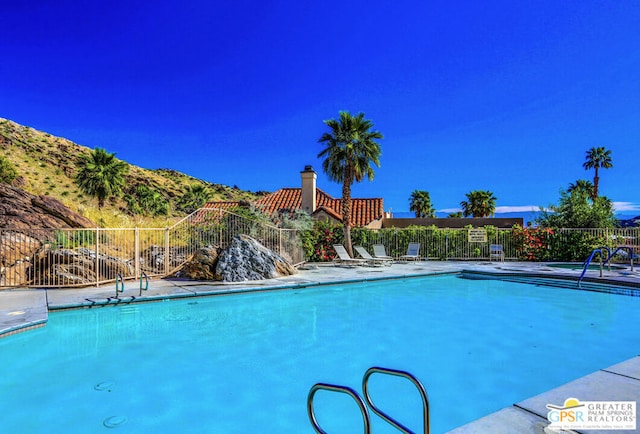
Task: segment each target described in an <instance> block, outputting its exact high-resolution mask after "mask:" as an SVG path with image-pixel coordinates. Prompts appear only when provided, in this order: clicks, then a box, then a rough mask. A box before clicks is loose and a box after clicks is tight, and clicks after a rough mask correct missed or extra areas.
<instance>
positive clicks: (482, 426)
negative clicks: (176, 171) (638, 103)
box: [0, 261, 640, 434]
mask: <svg viewBox="0 0 640 434" xmlns="http://www.w3.org/2000/svg"><path fill="white" fill-rule="evenodd" d="M310 267H311V268H310V269H309V270H304V271H301V273H300V274H298V275H294V276H288V277H284V278H278V279H272V280H271V281H259V282H257V283H248V282H242V283H232V284H229V283H215V284H214V283H211V282H201V281H188V280H182V279H162V280H152V281H151V282H150V283H151V284H152V285H154V287H155V289H154V290H150V292H149V291H145V295H144V296H142V295H138V296H135V295H124V293H123V295H122V296H118V297H116V295H118V293H117V292H116V291H115V290H114V289H113V287H112V286H101V287H97V288H96V287H92V288H81V289H78V288H74V289H41V288H18V289H7V290H3V291H0V338H2V337H6V336H11V335H13V334H16V333H19V332H23V331H27V330H31V329H33V328H38V327H43V326H45V325H46V323H47V320H48V312H49V311H56V310H64V309H86V308H103V307H106V306H115V305H119V304H130V303H141V302H157V301H162V300H168V299H179V298H190V297H205V296H223V295H233V294H239V293H247V292H265V291H275V290H295V289H304V288H309V287H320V286H330V285H337V284H347V283H363V282H376V281H383V280H390V279H406V278H420V277H429V276H441V275H451V274H458V275H461V276H464V277H467V278H477V279H502V280H509V281H523V280H526V279H529V280H530V279H544V280H545V282H548V281H549V280H556V281H559V282H564V283H565V284H569V285H570V284H571V283H573V284H574V285H575V283H576V282H577V279H578V277H579V273H580V271H576V270H567V269H563V268H555V269H551V268H550V267H546V264H544V263H534V264H530V263H520V262H517V263H486V262H483V263H469V262H456V261H443V262H439V261H438V262H437V261H421V262H418V263H416V262H410V263H399V264H394V265H392V266H391V267H384V269H380V267H339V266H336V265H329V266H327V265H323V264H315V265H311V266H310ZM407 267H411V268H409V269H407ZM374 273H380V274H379V275H374ZM354 274H355V276H354ZM358 274H359V275H358ZM607 274H608V275H607V276H603V277H602V278H600V277H597V278H594V277H593V276H587V277H586V278H585V279H584V281H585V283H586V284H588V285H596V286H602V285H615V286H617V287H624V291H623V292H622V293H621V294H623V295H631V296H640V279H638V278H639V277H640V273H637V274H636V273H634V274H632V275H630V274H629V273H625V272H620V271H618V270H616V271H613V270H612V271H611V272H608V273H607ZM563 287H567V286H566V285H564V286H563ZM575 289H579V288H577V285H576V286H575ZM580 289H582V290H598V289H593V288H589V287H583V288H580ZM125 292H128V293H129V294H131V293H132V292H136V293H137V294H142V291H141V290H139V289H138V288H136V287H133V288H132V287H131V286H130V287H129V288H128V289H125ZM12 314H13V316H12ZM8 316H10V317H11V318H7V317H8ZM620 372H627V373H631V375H625V374H621V373H620ZM596 377H597V378H596ZM618 377H624V378H626V380H625V381H626V382H627V383H631V386H629V387H631V388H632V389H633V391H634V392H633V396H634V397H635V398H636V399H638V398H640V356H637V357H634V358H632V359H629V360H626V361H623V362H621V363H619V364H617V365H613V366H611V367H608V368H604V369H601V370H600V371H596V372H595V373H592V374H589V375H587V376H585V377H582V378H579V379H577V380H575V381H572V382H570V383H567V384H565V385H562V386H559V387H557V388H555V389H552V390H550V391H547V392H544V393H542V394H540V395H537V396H535V397H532V398H529V399H527V400H525V401H522V402H520V403H515V404H514V405H513V406H511V407H506V408H503V409H501V410H499V411H497V412H495V413H492V414H489V415H487V416H484V417H482V418H480V419H478V420H476V421H473V422H471V423H469V424H466V425H463V426H461V427H458V428H455V429H454V430H452V431H450V433H453V434H469V433H486V432H491V433H496V434H500V433H512V432H518V433H519V432H553V431H549V430H548V429H546V427H547V426H548V425H549V421H548V420H546V417H544V415H545V414H546V412H544V408H542V409H540V405H539V404H540V403H541V402H546V403H562V402H564V399H566V398H569V397H574V396H576V397H578V398H579V399H584V400H596V399H597V400H600V399H601V398H595V397H599V396H605V397H606V398H603V399H602V400H611V401H615V400H629V399H617V398H616V395H615V393H613V392H614V391H615V387H611V385H612V384H615V383H616V381H618V380H619V378H618ZM594 378H595V380H597V381H595V380H594ZM590 385H591V386H594V387H591V388H590ZM625 390H627V389H625ZM567 393H568V394H569V395H566V394H567ZM607 393H608V394H607ZM563 394H564V395H563ZM565 395H566V396H565ZM536 403H537V404H536ZM565 432H566V431H565ZM588 432H589V433H592V432H593V433H600V432H607V431H588ZM616 432H620V431H616Z"/></svg>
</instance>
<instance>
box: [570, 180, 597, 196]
mask: <svg viewBox="0 0 640 434" xmlns="http://www.w3.org/2000/svg"><path fill="white" fill-rule="evenodd" d="M567 193H569V194H574V193H576V194H581V195H584V196H586V197H588V198H591V199H593V198H594V197H595V196H594V194H593V184H592V183H591V181H588V180H586V179H578V180H577V181H576V182H575V183H573V182H572V183H570V184H569V188H568V189H567Z"/></svg>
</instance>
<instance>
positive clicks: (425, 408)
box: [307, 366, 430, 434]
mask: <svg viewBox="0 0 640 434" xmlns="http://www.w3.org/2000/svg"><path fill="white" fill-rule="evenodd" d="M375 373H378V374H385V375H394V376H397V377H402V378H406V379H408V380H409V381H411V382H412V383H413V384H414V385H415V386H416V388H417V389H418V392H419V393H420V397H421V398H422V420H423V430H424V433H425V434H429V432H430V428H429V397H428V396H427V391H426V390H425V388H424V386H422V383H420V381H419V380H418V379H417V378H416V377H415V376H413V375H412V374H411V373H409V372H407V371H401V370H397V369H389V368H381V367H377V366H374V367H371V368H369V369H367V371H366V372H365V374H364V377H362V391H363V393H364V398H365V400H366V404H365V402H364V401H363V399H362V398H361V397H360V395H358V392H356V391H355V390H353V389H352V388H350V387H347V386H340V385H336V384H327V383H316V384H314V385H313V386H312V387H311V390H309V395H308V396H307V413H308V414H309V420H310V421H311V424H312V425H313V429H315V431H316V432H317V433H319V434H326V432H325V431H323V430H322V428H321V427H320V425H319V424H318V421H317V419H316V415H315V412H314V410H313V398H314V396H315V394H316V392H318V391H319V390H326V391H329V392H339V393H344V394H347V395H349V396H350V397H351V398H353V399H354V401H356V404H358V408H359V409H360V413H361V414H362V421H363V423H364V433H365V434H370V433H371V419H370V417H369V411H368V410H367V405H368V406H369V407H370V408H371V410H372V411H373V412H374V413H375V414H377V415H378V416H380V417H381V418H382V419H384V420H385V421H386V422H387V423H389V424H390V425H392V426H394V427H395V428H397V429H398V430H400V431H401V432H403V433H406V434H413V433H414V432H415V431H411V430H410V429H409V428H407V427H406V426H404V425H402V424H401V423H400V422H398V421H396V420H395V419H393V418H392V417H391V416H389V415H388V414H386V413H384V412H383V411H382V410H380V409H379V408H378V407H376V405H375V404H374V403H373V401H372V400H371V396H370V395H369V377H371V375H373V374H375Z"/></svg>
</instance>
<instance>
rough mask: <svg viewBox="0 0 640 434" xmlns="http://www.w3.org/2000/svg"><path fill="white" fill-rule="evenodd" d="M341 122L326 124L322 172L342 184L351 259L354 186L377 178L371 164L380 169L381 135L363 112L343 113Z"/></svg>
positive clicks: (343, 208)
mask: <svg viewBox="0 0 640 434" xmlns="http://www.w3.org/2000/svg"><path fill="white" fill-rule="evenodd" d="M339 114H340V118H339V119H337V120H336V119H329V120H327V121H324V123H325V124H326V125H327V126H328V127H329V129H330V131H329V132H325V133H324V134H323V135H322V136H321V137H320V139H319V140H318V141H319V142H320V143H323V144H324V145H325V148H324V149H323V150H322V151H321V152H320V153H319V154H318V158H324V161H323V162H322V169H323V170H324V173H326V174H327V176H328V177H329V179H331V180H332V181H335V182H342V224H343V227H344V242H345V248H346V249H347V251H348V252H349V254H350V255H351V256H353V249H352V247H351V221H350V220H351V185H352V184H353V183H354V182H361V181H362V180H363V179H364V178H368V179H369V180H372V179H373V177H374V172H373V168H372V167H371V164H372V163H373V164H375V165H376V166H377V167H380V154H381V150H380V144H379V143H378V142H376V140H377V139H382V137H383V136H382V133H380V132H379V131H372V128H373V123H372V122H371V121H370V120H368V119H365V118H364V113H358V114H357V115H355V116H353V115H351V114H350V113H349V112H346V111H341V112H340V113H339Z"/></svg>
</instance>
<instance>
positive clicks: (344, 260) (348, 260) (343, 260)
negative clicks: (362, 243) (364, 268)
mask: <svg viewBox="0 0 640 434" xmlns="http://www.w3.org/2000/svg"><path fill="white" fill-rule="evenodd" d="M333 250H335V251H336V253H337V254H338V257H337V258H336V259H334V261H335V262H337V263H339V264H351V265H364V264H366V263H367V261H365V260H364V259H357V258H352V257H351V256H349V252H347V249H345V248H344V246H343V245H342V244H334V245H333Z"/></svg>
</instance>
